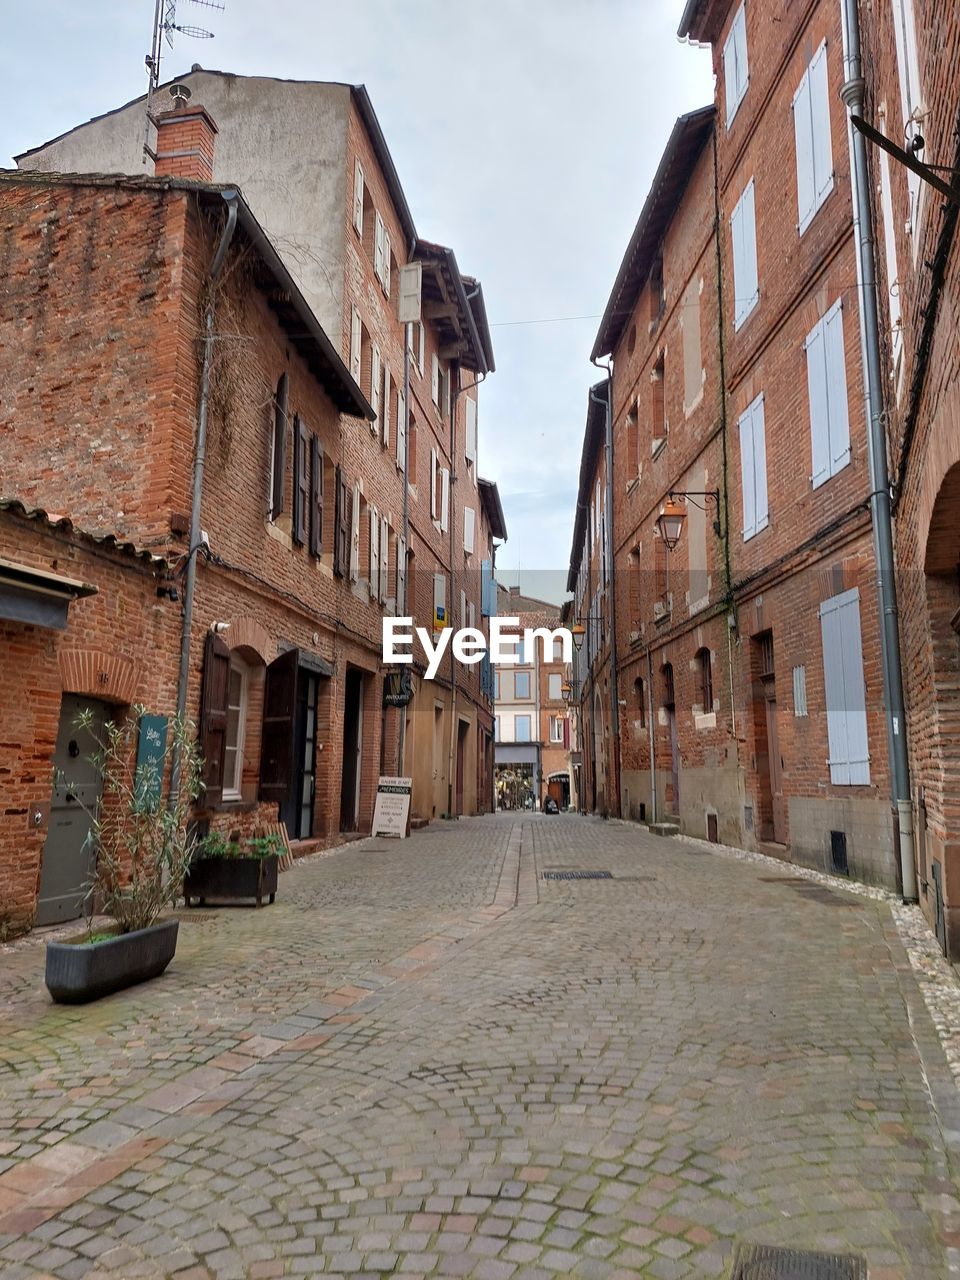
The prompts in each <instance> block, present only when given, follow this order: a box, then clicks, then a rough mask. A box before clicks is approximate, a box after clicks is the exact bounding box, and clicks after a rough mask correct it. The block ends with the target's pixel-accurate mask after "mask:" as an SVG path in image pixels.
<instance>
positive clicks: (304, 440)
mask: <svg viewBox="0 0 960 1280" xmlns="http://www.w3.org/2000/svg"><path fill="white" fill-rule="evenodd" d="M293 428H294V429H293V436H294V442H295V443H294V452H293V540H294V542H296V543H297V544H298V545H299V546H301V547H302V546H303V544H304V543H305V542H306V540H307V526H308V524H309V519H310V514H309V513H310V445H309V436H308V433H307V429H306V427H305V426H304V425H303V423H302V422H301V421H300V419H299V418H294V420H293Z"/></svg>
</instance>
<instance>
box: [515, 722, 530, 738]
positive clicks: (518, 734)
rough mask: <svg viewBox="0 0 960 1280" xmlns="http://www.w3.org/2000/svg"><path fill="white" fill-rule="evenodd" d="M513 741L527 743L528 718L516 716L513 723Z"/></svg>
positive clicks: (528, 734) (528, 731) (528, 736)
mask: <svg viewBox="0 0 960 1280" xmlns="http://www.w3.org/2000/svg"><path fill="white" fill-rule="evenodd" d="M513 728H514V741H515V742H529V741H530V717H529V716H517V717H516V718H515V720H514V722H513Z"/></svg>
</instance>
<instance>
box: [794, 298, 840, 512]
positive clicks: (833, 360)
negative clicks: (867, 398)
mask: <svg viewBox="0 0 960 1280" xmlns="http://www.w3.org/2000/svg"><path fill="white" fill-rule="evenodd" d="M803 345H804V350H805V351H806V353H807V389H808V392H809V396H810V439H811V444H812V455H813V471H812V473H811V476H810V479H811V481H812V483H813V487H814V488H815V489H816V488H818V487H819V486H820V485H822V484H823V483H825V481H827V480H829V479H830V477H831V476H835V475H836V474H837V472H838V471H842V470H843V468H844V467H845V466H846V465H847V463H848V462H849V461H850V419H849V416H848V413H847V368H846V360H845V358H844V349H843V309H842V307H841V305H840V299H839V298H838V299H837V301H836V302H835V303H834V304H833V306H832V307H831V308H830V310H829V311H828V312H827V313H826V315H825V316H823V318H822V319H821V320H819V321H818V322H817V323H816V324H815V325H814V326H813V328H812V329H811V330H810V332H809V333H808V334H807V340H806V342H805V343H804V344H803Z"/></svg>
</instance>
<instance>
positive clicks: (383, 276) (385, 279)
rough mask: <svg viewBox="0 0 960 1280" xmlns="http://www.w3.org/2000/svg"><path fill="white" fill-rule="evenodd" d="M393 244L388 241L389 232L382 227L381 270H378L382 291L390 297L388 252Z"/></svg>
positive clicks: (391, 249)
mask: <svg viewBox="0 0 960 1280" xmlns="http://www.w3.org/2000/svg"><path fill="white" fill-rule="evenodd" d="M392 251H393V246H392V245H391V243H390V232H389V231H388V230H387V229H386V227H384V229H383V270H382V271H381V272H380V281H381V283H382V285H383V291H384V293H385V294H386V295H387V297H388V298H389V297H390V254H391V252H392Z"/></svg>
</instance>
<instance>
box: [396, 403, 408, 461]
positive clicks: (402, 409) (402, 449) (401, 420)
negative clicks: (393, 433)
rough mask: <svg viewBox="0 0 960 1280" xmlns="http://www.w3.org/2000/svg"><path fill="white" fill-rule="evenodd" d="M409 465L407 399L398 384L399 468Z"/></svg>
mask: <svg viewBox="0 0 960 1280" xmlns="http://www.w3.org/2000/svg"><path fill="white" fill-rule="evenodd" d="M406 465H407V400H406V397H405V396H404V394H403V387H402V386H401V385H398V386H397V470H398V471H403V469H404V467H406Z"/></svg>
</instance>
